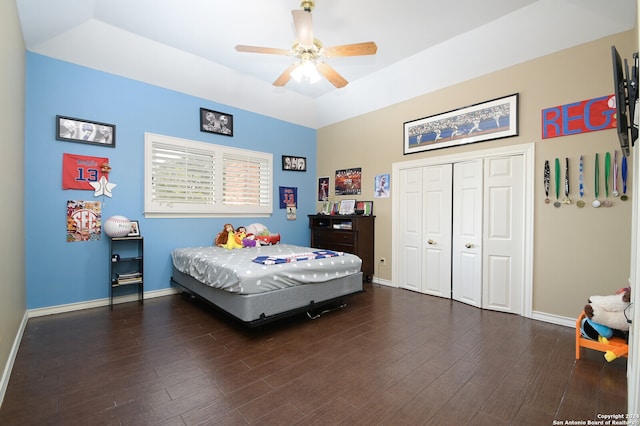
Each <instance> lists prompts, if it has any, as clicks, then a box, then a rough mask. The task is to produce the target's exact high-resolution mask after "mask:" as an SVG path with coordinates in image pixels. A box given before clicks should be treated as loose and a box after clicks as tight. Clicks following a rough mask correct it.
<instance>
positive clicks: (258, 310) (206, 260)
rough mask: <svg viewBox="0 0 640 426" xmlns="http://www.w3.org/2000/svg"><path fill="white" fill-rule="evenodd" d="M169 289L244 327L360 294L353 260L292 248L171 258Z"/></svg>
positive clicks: (184, 251)
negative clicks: (186, 295) (206, 303)
mask: <svg viewBox="0 0 640 426" xmlns="http://www.w3.org/2000/svg"><path fill="white" fill-rule="evenodd" d="M171 258H172V264H173V271H172V277H171V283H172V284H173V285H174V286H175V287H176V288H177V289H178V290H180V291H182V292H186V293H188V294H190V295H193V296H197V297H198V298H201V299H204V300H205V301H206V302H208V303H210V304H212V305H214V306H215V307H217V308H219V309H221V310H223V311H224V312H226V313H228V314H230V315H231V316H233V317H235V318H236V319H238V320H240V321H242V322H243V323H245V324H247V325H249V326H257V325H261V324H264V323H267V322H270V321H273V320H276V319H279V318H283V317H285V316H289V315H293V314H296V313H300V312H304V311H307V312H312V311H317V310H319V309H320V308H322V307H323V306H327V305H328V304H339V305H344V303H341V302H342V300H343V298H345V297H346V296H349V295H352V294H355V293H359V292H362V291H364V289H363V284H362V272H361V267H362V259H360V258H359V257H358V256H356V255H353V254H349V253H342V252H335V251H330V250H319V249H315V248H309V247H302V246H296V245H291V244H276V245H270V246H260V247H253V248H243V249H235V250H227V249H225V248H222V247H215V246H206V247H185V248H176V249H174V250H173V251H172V252H171Z"/></svg>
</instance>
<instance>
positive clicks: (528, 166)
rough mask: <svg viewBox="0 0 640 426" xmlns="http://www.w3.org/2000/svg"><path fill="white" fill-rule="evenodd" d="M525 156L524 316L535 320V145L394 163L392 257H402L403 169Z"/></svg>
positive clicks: (393, 265)
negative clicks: (399, 232)
mask: <svg viewBox="0 0 640 426" xmlns="http://www.w3.org/2000/svg"><path fill="white" fill-rule="evenodd" d="M513 155H522V156H523V166H524V170H523V176H524V191H525V193H524V252H523V263H524V264H523V273H524V277H523V289H522V316H523V317H526V318H531V317H532V311H533V195H534V194H533V187H534V172H535V170H534V167H535V144H533V143H526V144H519V145H511V146H505V147H499V148H490V149H483V150H478V151H467V152H461V153H458V154H443V155H438V156H433V157H428V158H421V159H417V160H409V161H401V162H398V163H393V164H392V177H391V193H392V194H393V196H392V204H391V217H392V220H391V224H392V225H391V256H392V259H397V258H398V241H397V240H398V225H397V223H396V221H395V220H393V218H394V217H399V212H400V204H399V197H398V194H400V182H399V179H398V176H399V173H400V170H402V169H411V168H415V167H426V166H433V165H439V164H445V163H459V162H463V161H469V160H475V159H480V158H486V157H499V156H513ZM391 280H392V282H393V283H394V284H393V286H394V287H397V286H398V285H397V282H398V267H397V262H393V261H392V263H391Z"/></svg>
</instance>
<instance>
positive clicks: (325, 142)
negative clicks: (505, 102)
mask: <svg viewBox="0 0 640 426" xmlns="http://www.w3.org/2000/svg"><path fill="white" fill-rule="evenodd" d="M611 45H616V47H617V48H618V50H619V51H620V54H621V56H622V57H623V58H629V59H630V58H631V55H632V52H635V51H637V38H636V36H635V32H634V31H629V32H625V33H621V34H617V35H615V36H611V37H607V38H604V39H601V40H598V41H595V42H592V43H588V44H585V45H582V46H578V47H575V48H572V49H568V50H565V51H562V52H559V53H556V54H553V55H549V56H546V57H543V58H540V59H536V60H533V61H529V62H526V63H523V64H520V65H517V66H513V67H511V68H508V69H505V70H502V71H500V72H496V73H493V74H490V75H486V76H483V77H481V78H477V79H474V80H471V81H465V82H461V83H459V84H457V85H455V86H452V87H449V88H446V89H443V90H440V91H437V92H434V93H429V94H426V95H421V96H418V97H416V98H414V99H411V100H409V101H406V102H402V103H399V104H396V105H393V106H390V107H387V108H384V109H382V110H379V111H375V112H372V113H368V114H365V115H362V116H359V117H356V118H353V119H349V120H346V121H343V122H340V123H337V124H334V125H331V126H327V127H325V128H322V129H320V130H319V131H318V176H331V182H330V185H331V187H332V188H333V184H334V179H333V178H334V176H335V171H336V170H338V169H343V168H351V167H362V179H363V182H362V186H363V190H362V195H360V196H358V197H357V198H358V199H360V200H374V214H375V215H376V244H375V256H376V260H377V259H379V258H381V257H385V258H386V259H387V261H386V263H385V264H384V265H381V264H379V263H377V264H376V274H375V275H376V277H379V278H380V279H382V280H387V281H391V265H392V262H393V261H394V260H393V259H392V256H391V237H392V236H391V223H392V220H393V218H392V217H391V204H392V198H386V199H382V198H374V195H373V180H374V177H375V176H376V175H378V174H382V173H391V168H392V164H393V163H395V162H401V161H408V160H415V159H419V158H426V157H432V156H437V155H444V154H446V155H449V154H455V153H457V152H462V151H465V150H478V149H487V148H493V147H497V146H506V145H513V144H521V143H531V142H534V143H535V147H536V148H535V149H536V155H535V159H536V160H535V163H536V166H535V167H536V173H535V183H534V184H535V201H534V204H535V206H534V274H533V280H534V281H533V310H534V312H540V313H544V314H550V315H557V316H560V317H567V318H572V317H575V316H577V315H578V313H579V312H580V311H581V310H582V307H583V306H584V304H585V303H586V301H587V298H588V297H589V296H590V295H594V294H611V293H612V292H613V291H615V290H616V289H618V288H620V287H623V286H625V285H627V284H628V275H629V262H630V259H629V248H630V236H629V232H630V225H629V224H630V220H631V202H633V201H627V202H626V203H624V202H621V201H620V200H619V199H617V200H615V202H614V206H613V207H611V208H599V209H594V208H592V207H585V208H583V209H578V208H577V207H576V206H575V205H571V206H564V207H562V208H560V209H556V208H554V207H553V206H552V205H547V204H545V203H544V198H545V196H544V189H543V185H542V182H543V164H544V161H545V160H547V159H548V160H550V162H551V163H552V164H553V161H554V159H555V158H556V157H559V158H561V159H562V161H564V160H563V159H564V157H569V159H570V162H571V164H572V166H571V167H572V170H573V172H572V176H573V182H571V186H572V188H571V196H572V198H573V199H577V198H578V197H579V195H578V194H579V193H578V182H577V179H576V178H575V177H577V170H578V158H579V157H580V155H581V154H582V155H584V156H585V163H586V166H585V168H586V171H585V178H584V180H585V186H586V188H585V194H586V195H585V199H586V200H587V201H592V200H593V181H594V175H593V160H594V158H595V153H596V152H598V153H600V156H601V158H602V160H601V163H600V166H601V168H602V167H603V165H602V164H603V160H604V154H605V153H606V152H607V151H610V152H612V153H613V150H615V149H619V144H618V139H617V136H616V132H615V130H604V131H599V132H592V133H587V134H582V135H574V136H567V137H561V138H553V139H545V140H543V139H541V120H540V117H541V110H542V109H545V108H549V107H554V106H559V105H564V104H568V103H573V102H578V101H582V100H587V99H591V98H596V97H600V96H605V95H609V94H612V93H613V81H612V67H611V53H610V48H611ZM512 93H519V94H520V104H519V105H520V114H519V119H520V129H519V136H517V137H513V138H507V139H501V140H497V141H489V142H482V143H477V144H472V145H467V146H460V147H453V148H448V149H444V150H437V151H430V152H423V153H416V154H411V155H407V156H404V155H403V149H402V144H403V123H404V122H405V121H410V120H414V119H417V118H421V117H427V116H430V115H433V114H438V113H441V112H446V111H450V110H453V109H456V108H460V107H463V106H466V105H471V104H475V103H478V102H483V101H486V100H490V99H494V98H498V97H501V96H506V95H510V94H512ZM631 166H632V165H631V164H630V171H629V174H630V175H631ZM552 170H553V167H552ZM601 174H603V172H602V171H601ZM552 175H553V173H552ZM392 179H393V177H392ZM552 184H553V182H552ZM602 186H603V184H601V187H602ZM629 189H630V190H631V191H633V188H629ZM552 192H553V188H552ZM601 192H602V193H604V188H601ZM332 194H333V191H332ZM394 195H395V194H391V196H392V197H393V196H394ZM341 198H344V197H335V196H333V197H332V199H333V200H339V199H341ZM636 198H637V195H636V194H631V200H635V199H636ZM319 209H320V206H319V205H318V210H319Z"/></svg>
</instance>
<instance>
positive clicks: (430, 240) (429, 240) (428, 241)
mask: <svg viewBox="0 0 640 426" xmlns="http://www.w3.org/2000/svg"><path fill="white" fill-rule="evenodd" d="M427 243H429V244H431V245H434V244H435V243H436V242H435V241H433V240H432V239H431V238H429V239H428V240H427Z"/></svg>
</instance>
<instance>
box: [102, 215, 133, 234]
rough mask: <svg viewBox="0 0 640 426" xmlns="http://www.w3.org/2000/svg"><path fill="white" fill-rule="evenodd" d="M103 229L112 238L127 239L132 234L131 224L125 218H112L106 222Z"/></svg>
mask: <svg viewBox="0 0 640 426" xmlns="http://www.w3.org/2000/svg"><path fill="white" fill-rule="evenodd" d="M102 229H104V232H105V234H107V235H108V236H110V237H125V236H127V234H129V232H131V222H130V221H129V219H127V218H126V217H124V216H111V217H110V218H109V219H107V220H106V221H105V222H104V225H102Z"/></svg>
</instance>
